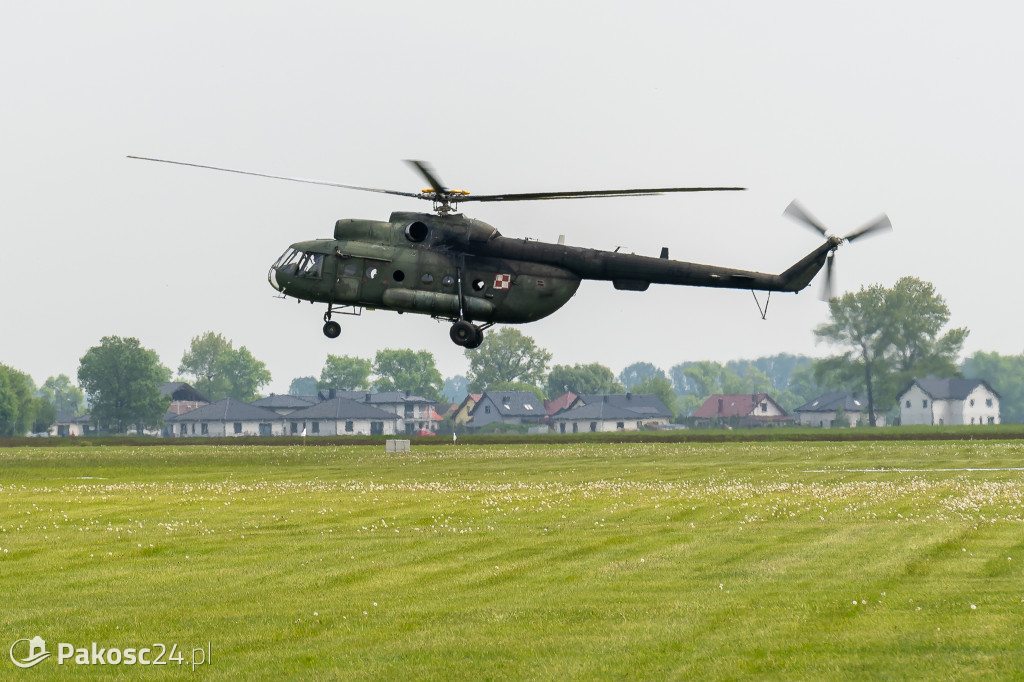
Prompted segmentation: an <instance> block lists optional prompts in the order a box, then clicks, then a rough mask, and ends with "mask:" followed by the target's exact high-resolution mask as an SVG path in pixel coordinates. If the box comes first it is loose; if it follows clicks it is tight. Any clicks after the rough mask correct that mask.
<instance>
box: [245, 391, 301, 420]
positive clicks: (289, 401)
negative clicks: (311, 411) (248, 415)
mask: <svg viewBox="0 0 1024 682" xmlns="http://www.w3.org/2000/svg"><path fill="white" fill-rule="evenodd" d="M317 402H318V400H317V398H316V397H315V396H299V395H290V394H288V395H276V394H274V393H271V394H270V395H268V396H267V397H266V398H260V399H258V400H253V401H252V402H251V403H249V404H250V405H255V406H256V407H265V408H267V409H268V410H273V411H274V412H277V413H278V414H279V415H281V416H282V417H286V416H288V415H289V414H291V413H292V412H294V411H295V410H302V409H305V408H307V407H309V406H310V405H315V404H316V403H317Z"/></svg>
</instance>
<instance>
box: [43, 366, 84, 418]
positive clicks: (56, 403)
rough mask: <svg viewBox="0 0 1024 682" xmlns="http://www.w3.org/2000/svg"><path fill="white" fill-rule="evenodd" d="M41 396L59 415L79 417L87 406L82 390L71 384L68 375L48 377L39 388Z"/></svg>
mask: <svg viewBox="0 0 1024 682" xmlns="http://www.w3.org/2000/svg"><path fill="white" fill-rule="evenodd" d="M39 395H41V396H42V397H43V398H45V399H46V400H47V401H49V402H50V404H52V405H53V407H54V409H55V410H56V411H57V413H58V414H66V415H70V416H72V417H77V416H78V415H79V414H81V413H82V410H83V408H84V406H85V396H84V395H83V394H82V389H80V388H78V386H75V385H74V384H73V383H71V379H70V378H69V377H68V375H66V374H61V375H59V376H56V377H48V378H47V379H46V381H44V382H43V385H42V386H40V387H39Z"/></svg>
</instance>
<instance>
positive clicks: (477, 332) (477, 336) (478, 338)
mask: <svg viewBox="0 0 1024 682" xmlns="http://www.w3.org/2000/svg"><path fill="white" fill-rule="evenodd" d="M473 332H474V334H473V338H472V339H471V340H470V341H469V343H467V344H466V348H479V347H480V344H481V343H483V342H484V330H483V329H481V328H480V327H476V326H474V327H473Z"/></svg>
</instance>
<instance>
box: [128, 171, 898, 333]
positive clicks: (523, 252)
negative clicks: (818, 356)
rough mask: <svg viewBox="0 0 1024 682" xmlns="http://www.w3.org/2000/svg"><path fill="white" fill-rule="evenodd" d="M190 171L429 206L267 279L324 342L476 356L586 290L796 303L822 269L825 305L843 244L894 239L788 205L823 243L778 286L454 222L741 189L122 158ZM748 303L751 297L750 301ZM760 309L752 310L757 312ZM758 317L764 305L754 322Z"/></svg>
mask: <svg viewBox="0 0 1024 682" xmlns="http://www.w3.org/2000/svg"><path fill="white" fill-rule="evenodd" d="M128 158H131V159H138V160H143V161H155V162H159V163H169V164H175V165H180V166H190V167H194V168H204V169H208V170H216V171H223V172H228V173H239V174H242V175H253V176H257V177H264V178H272V179H277V180H289V181H293V182H304V183H309V184H317V185H327V186H331V187H340V188H344V189H351V190H359V191H365V192H377V193H382V194H390V195H396V196H402V197H410V198H414V199H420V200H425V201H430V202H432V204H433V212H432V213H417V212H407V211H395V212H393V213H392V214H391V216H390V217H389V219H388V220H387V221H381V220H362V219H342V220H338V221H337V222H336V223H335V225H334V236H333V238H330V239H312V240H307V241H300V242H296V243H294V244H292V245H291V246H290V247H288V249H287V250H286V251H285V252H284V253H283V254H282V255H281V257H280V258H278V259H277V260H276V261H274V263H273V265H271V266H270V270H269V272H268V273H267V279H268V281H269V282H270V285H271V286H272V287H273V288H274V289H276V290H277V291H278V292H280V294H281V295H282V296H284V297H289V296H290V297H292V298H296V299H299V300H304V301H310V302H316V303H325V304H327V311H326V312H325V313H324V315H323V321H324V326H323V333H324V335H325V336H327V337H328V338H332V339H333V338H337V337H338V336H340V334H341V325H340V324H339V323H338V322H337V321H336V320H334V319H332V318H333V317H334V315H361V314H362V312H363V310H364V309H365V310H377V309H380V310H392V311H395V312H398V313H417V314H423V315H430V316H431V317H433V318H435V319H438V320H441V321H446V322H449V323H450V324H451V327H450V332H449V335H450V337H451V340H452V341H453V342H455V343H456V344H457V345H459V346H462V347H464V348H477V347H479V346H480V344H481V343H482V342H483V339H484V331H485V330H487V329H488V328H489V327H491V326H493V325H495V324H499V323H505V324H521V323H526V322H533V321H535V320H539V319H541V318H544V317H547V316H548V315H550V314H552V313H554V312H555V311H556V310H558V309H559V308H561V307H562V306H563V305H565V304H566V303H567V302H568V301H569V299H570V298H572V297H573V295H575V293H576V290H577V289H578V288H579V286H580V283H581V282H582V281H583V280H585V279H588V280H605V281H610V282H611V283H612V286H614V287H615V288H616V289H619V290H624V291H646V290H647V289H648V288H649V287H650V285H651V284H676V285H682V286H703V287H717V288H728V289H750V290H751V291H752V292H756V291H766V292H768V295H769V297H770V296H771V292H774V291H779V292H799V291H801V290H802V289H804V288H805V287H807V286H808V285H809V284H810V283H811V281H812V280H813V279H814V277H815V276H816V275H817V274H818V272H819V271H820V270H821V269H822V268H823V267H825V268H826V276H825V284H824V292H823V296H822V297H823V298H824V299H825V300H828V299H829V298H831V297H832V272H833V261H834V256H835V252H836V250H837V249H838V248H839V247H840V246H841V245H842V244H844V243H847V242H853V241H855V240H857V239H859V238H861V237H864V236H867V235H869V234H874V233H878V232H882V231H886V230H891V229H892V224H891V222H890V221H889V218H888V217H887V216H886V215H885V214H882V215H881V216H879V217H878V218H876V219H875V220H873V221H871V222H869V223H867V224H866V225H864V226H863V227H861V228H859V229H857V230H854V231H853V232H851V233H849V234H847V235H846V236H845V237H838V236H836V235H833V234H831V233H829V232H828V231H827V230H826V228H825V227H824V226H823V225H822V224H821V222H819V221H818V220H817V219H816V218H814V217H813V216H812V215H811V214H810V213H808V212H807V211H806V210H805V209H804V208H803V207H802V206H801V205H800V204H799V203H798V202H797V201H795V200H794V201H793V202H792V203H791V204H790V205H789V206H788V207H787V208H786V210H785V211H784V215H787V216H789V217H790V218H793V219H795V220H797V221H799V222H801V223H803V224H804V225H806V226H809V227H810V228H812V229H813V230H815V231H816V232H818V233H819V234H820V235H821V236H823V237H824V238H825V242H824V243H823V244H821V245H820V246H819V247H817V248H816V249H814V250H813V251H811V252H810V253H808V254H807V255H806V256H804V257H803V258H801V259H800V260H798V261H797V262H796V263H794V264H793V265H792V266H791V267H790V268H788V269H787V270H785V271H784V272H782V273H780V274H765V273H760V272H751V271H747V270H739V269H735V268H728V267H719V266H712V265H702V264H699V263H688V262H685V261H677V260H670V259H669V257H668V248H667V247H663V248H662V249H661V254H660V256H658V257H652V256H640V255H636V254H631V253H621V252H619V250H618V249H616V250H615V251H603V250H598V249H590V248H583V247H576V246H566V245H565V244H564V243H563V240H562V239H561V238H559V241H558V243H556V244H552V243H546V242H541V241H535V240H529V239H515V238H509V237H504V236H502V235H501V234H500V233H499V232H498V230H497V229H495V228H494V227H492V226H491V225H488V224H487V223H485V222H482V221H480V220H474V219H472V218H468V217H466V216H465V215H464V214H462V213H459V212H458V207H459V205H460V204H463V203H466V202H473V201H477V202H499V201H501V202H505V201H540V200H552V199H596V198H605V197H624V196H654V195H660V194H667V193H678V192H721V191H741V190H743V189H745V188H743V187H662V188H647V189H620V190H589V191H588V190H577V191H566V192H532V193H518V194H470V193H469V192H467V191H464V190H455V189H450V188H449V187H448V186H447V185H445V184H444V183H443V182H441V180H440V179H439V176H438V174H437V173H436V172H435V171H434V169H433V168H432V167H431V166H430V165H429V164H428V163H426V162H424V161H407V162H406V163H408V164H409V165H410V166H411V167H412V168H413V169H414V170H415V171H416V172H418V173H419V174H420V175H421V176H422V178H423V179H424V180H425V181H426V182H427V185H428V188H427V189H424V190H422V191H420V192H404V191H398V190H390V189H377V188H372V187H360V186H355V185H345V184H341V183H335V182H325V181H320V180H308V179H303V178H294V177H285V176H279V175H269V174H265V173H256V172H252V171H243V170H235V169H231V168H222V167H218V166H206V165H201V164H195V163H187V162H183V161H171V160H167V159H155V158H149V157H140V156H129V157H128ZM754 297H755V300H756V299H757V295H756V293H755V296H754ZM758 308H759V309H761V304H760V302H758ZM766 313H767V303H766V305H765V308H764V309H763V310H761V314H762V317H764V316H765V315H766Z"/></svg>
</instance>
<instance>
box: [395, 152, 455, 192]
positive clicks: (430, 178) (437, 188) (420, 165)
mask: <svg viewBox="0 0 1024 682" xmlns="http://www.w3.org/2000/svg"><path fill="white" fill-rule="evenodd" d="M405 162H406V163H407V164H409V165H410V166H412V167H413V168H415V169H416V170H418V171H419V172H420V175H422V176H423V177H424V178H426V179H427V182H429V183H430V188H431V189H433V190H434V194H437V195H442V194H448V188H447V187H445V186H444V183H443V182H441V179H440V178H438V177H437V173H436V172H434V169H433V168H431V167H430V164H429V163H427V162H426V161H413V160H410V159H406V160H405Z"/></svg>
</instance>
